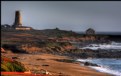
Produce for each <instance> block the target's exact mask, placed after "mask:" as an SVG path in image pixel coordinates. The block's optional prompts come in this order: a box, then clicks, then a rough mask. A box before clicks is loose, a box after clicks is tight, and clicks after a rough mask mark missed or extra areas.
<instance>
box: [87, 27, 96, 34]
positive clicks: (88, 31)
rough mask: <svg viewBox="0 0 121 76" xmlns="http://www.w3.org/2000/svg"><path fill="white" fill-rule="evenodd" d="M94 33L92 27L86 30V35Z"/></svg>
mask: <svg viewBox="0 0 121 76" xmlns="http://www.w3.org/2000/svg"><path fill="white" fill-rule="evenodd" d="M94 34H95V30H94V29H92V28H89V29H87V30H86V35H94Z"/></svg>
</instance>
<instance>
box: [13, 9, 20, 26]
mask: <svg viewBox="0 0 121 76" xmlns="http://www.w3.org/2000/svg"><path fill="white" fill-rule="evenodd" d="M19 26H22V18H21V13H20V11H19V10H17V11H16V12H15V22H14V24H13V27H14V28H15V27H19Z"/></svg>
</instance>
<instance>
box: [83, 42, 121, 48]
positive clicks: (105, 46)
mask: <svg viewBox="0 0 121 76" xmlns="http://www.w3.org/2000/svg"><path fill="white" fill-rule="evenodd" d="M81 49H92V50H97V49H121V43H116V42H112V43H111V44H90V45H88V46H86V47H83V48H81Z"/></svg>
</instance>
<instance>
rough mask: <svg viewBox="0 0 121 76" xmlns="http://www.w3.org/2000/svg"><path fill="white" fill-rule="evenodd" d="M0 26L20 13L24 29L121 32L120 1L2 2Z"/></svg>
mask: <svg viewBox="0 0 121 76" xmlns="http://www.w3.org/2000/svg"><path fill="white" fill-rule="evenodd" d="M1 4H2V5H1V24H9V25H12V24H13V23H14V20H15V11H16V10H20V11H21V15H22V24H23V26H31V27H33V28H35V29H53V28H55V27H58V28H60V29H63V30H73V31H85V30H86V29H88V28H93V29H94V30H96V31H103V32H121V1H2V3H1Z"/></svg>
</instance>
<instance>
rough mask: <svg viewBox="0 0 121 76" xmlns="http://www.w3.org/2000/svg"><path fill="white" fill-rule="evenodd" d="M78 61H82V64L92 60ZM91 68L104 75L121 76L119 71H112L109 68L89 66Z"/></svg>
mask: <svg viewBox="0 0 121 76" xmlns="http://www.w3.org/2000/svg"><path fill="white" fill-rule="evenodd" d="M77 61H80V62H90V61H91V59H77ZM89 67H90V68H93V69H95V70H97V71H99V72H104V73H109V74H112V75H115V76H121V72H118V71H115V70H111V69H110V68H109V67H106V66H105V67H104V66H101V67H96V66H89Z"/></svg>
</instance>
